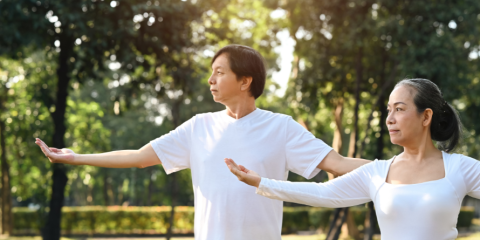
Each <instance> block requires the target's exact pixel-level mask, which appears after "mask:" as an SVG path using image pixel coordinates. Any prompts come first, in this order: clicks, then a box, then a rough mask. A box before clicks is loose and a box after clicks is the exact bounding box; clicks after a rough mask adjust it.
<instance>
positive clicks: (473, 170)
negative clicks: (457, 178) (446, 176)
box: [461, 156, 480, 199]
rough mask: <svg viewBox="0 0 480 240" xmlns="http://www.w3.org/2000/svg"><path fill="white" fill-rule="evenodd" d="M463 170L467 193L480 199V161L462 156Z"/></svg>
mask: <svg viewBox="0 0 480 240" xmlns="http://www.w3.org/2000/svg"><path fill="white" fill-rule="evenodd" d="M461 160H462V164H461V168H462V169H461V170H462V172H463V179H464V181H465V186H466V188H467V189H466V190H467V194H468V195H469V196H472V197H474V198H479V199H480V161H478V160H475V159H473V158H471V157H467V156H462V159H461Z"/></svg>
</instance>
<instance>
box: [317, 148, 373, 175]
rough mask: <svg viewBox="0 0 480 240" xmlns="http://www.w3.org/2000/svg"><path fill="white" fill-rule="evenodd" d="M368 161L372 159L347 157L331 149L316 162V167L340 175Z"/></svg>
mask: <svg viewBox="0 0 480 240" xmlns="http://www.w3.org/2000/svg"><path fill="white" fill-rule="evenodd" d="M370 162H372V161H370V160H365V159H360V158H347V157H344V156H342V155H340V154H338V153H337V152H336V151H334V150H332V151H330V152H329V153H328V154H327V156H325V158H324V159H323V160H322V162H320V164H318V166H317V168H319V169H322V170H324V171H327V172H329V173H332V174H334V175H336V176H341V175H344V174H346V173H349V172H351V171H353V170H355V169H357V168H359V167H361V166H363V165H365V164H367V163H370Z"/></svg>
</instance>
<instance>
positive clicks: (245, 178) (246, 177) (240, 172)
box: [225, 158, 262, 187]
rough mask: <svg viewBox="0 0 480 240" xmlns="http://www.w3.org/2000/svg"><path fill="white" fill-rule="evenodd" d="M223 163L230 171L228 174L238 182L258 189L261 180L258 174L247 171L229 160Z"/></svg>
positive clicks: (226, 159)
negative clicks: (232, 175) (233, 175)
mask: <svg viewBox="0 0 480 240" xmlns="http://www.w3.org/2000/svg"><path fill="white" fill-rule="evenodd" d="M225 163H226V164H227V166H228V169H230V172H232V173H233V174H235V176H237V178H238V180H240V181H242V182H244V183H246V184H248V185H250V186H254V187H258V186H259V185H260V181H261V180H262V178H261V177H260V175H258V173H256V172H254V171H252V170H248V169H247V168H245V167H244V166H242V165H237V164H236V163H235V162H234V161H233V160H232V159H230V158H225Z"/></svg>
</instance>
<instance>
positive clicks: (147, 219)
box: [13, 206, 194, 235]
mask: <svg viewBox="0 0 480 240" xmlns="http://www.w3.org/2000/svg"><path fill="white" fill-rule="evenodd" d="M170 210H171V207H170V206H161V207H121V206H109V207H102V206H87V207H63V208H62V223H61V226H62V234H68V235H71V234H73V235H75V234H82V235H92V234H164V233H166V231H167V227H168V220H169V218H170ZM13 212H14V234H17V235H22V234H40V229H41V227H42V225H43V222H42V221H40V219H41V217H40V214H39V213H38V212H36V211H33V210H30V209H28V208H14V211H13ZM174 221H175V225H174V228H173V232H174V233H193V221H194V209H193V207H185V206H178V207H176V208H175V218H174Z"/></svg>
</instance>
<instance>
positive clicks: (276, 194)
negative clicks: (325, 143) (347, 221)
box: [256, 162, 375, 208]
mask: <svg viewBox="0 0 480 240" xmlns="http://www.w3.org/2000/svg"><path fill="white" fill-rule="evenodd" d="M374 164H375V162H372V163H369V164H366V165H364V166H362V167H360V168H358V169H356V170H354V171H352V172H350V173H348V174H345V175H343V176H341V177H338V178H336V179H333V180H331V181H328V182H326V183H312V182H288V181H278V180H272V179H268V178H262V180H261V182H260V186H259V187H258V188H257V191H256V193H257V194H259V195H262V196H265V197H268V198H271V199H277V200H282V201H287V202H294V203H301V204H306V205H310V206H314V207H330V208H338V207H348V206H354V205H358V204H362V203H366V202H369V201H371V198H370V190H369V184H370V183H371V178H372V172H373V165H374Z"/></svg>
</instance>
